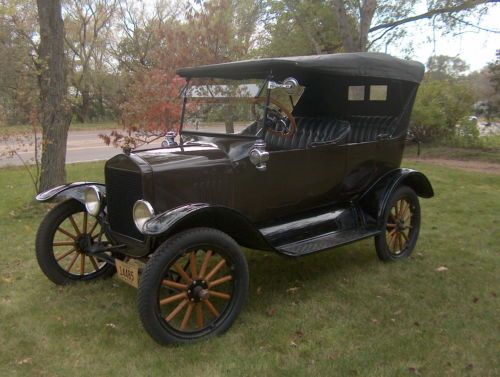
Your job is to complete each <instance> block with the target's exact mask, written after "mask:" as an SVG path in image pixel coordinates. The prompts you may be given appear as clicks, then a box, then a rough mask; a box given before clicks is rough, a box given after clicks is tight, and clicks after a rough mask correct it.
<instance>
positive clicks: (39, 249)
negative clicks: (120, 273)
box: [35, 199, 115, 285]
mask: <svg viewBox="0 0 500 377" xmlns="http://www.w3.org/2000/svg"><path fill="white" fill-rule="evenodd" d="M96 242H107V239H106V235H105V234H104V230H103V229H102V228H101V225H100V224H99V221H98V220H97V219H96V218H93V217H91V216H89V215H88V213H87V212H86V211H85V207H84V206H83V204H81V203H80V202H78V201H76V200H73V199H71V200H68V201H65V202H62V203H60V204H58V205H57V206H55V207H54V208H53V209H52V210H51V211H50V212H49V213H48V214H47V215H46V216H45V218H44V219H43V220H42V222H41V223H40V227H39V228H38V232H37V235H36V245H35V249H36V257H37V261H38V264H39V266H40V268H41V270H42V271H43V273H44V274H45V275H46V276H47V277H48V278H49V279H50V280H52V281H53V282H54V283H56V284H61V285H63V284H68V283H71V282H73V281H82V280H93V279H96V278H98V277H105V276H111V275H112V274H113V273H114V272H115V268H114V266H112V265H110V264H108V263H106V262H102V261H99V260H98V259H96V258H95V257H94V256H91V255H87V254H86V249H87V248H88V247H89V246H90V245H92V244H94V243H96Z"/></svg>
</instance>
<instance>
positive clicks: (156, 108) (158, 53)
mask: <svg viewBox="0 0 500 377" xmlns="http://www.w3.org/2000/svg"><path fill="white" fill-rule="evenodd" d="M232 6H233V5H232V2H231V1H228V0H216V1H212V2H208V3H205V4H204V5H203V6H202V8H201V9H194V8H189V9H188V10H187V11H186V14H185V20H184V21H179V20H178V18H177V19H172V20H171V21H170V22H166V23H161V24H159V25H158V26H157V27H156V29H155V30H154V40H155V41H156V44H155V46H154V47H153V49H152V51H151V52H150V54H149V56H150V59H151V62H152V66H153V67H154V68H146V67H138V68H137V69H135V70H134V71H133V72H130V74H129V78H130V81H129V83H128V85H127V94H126V100H125V101H124V102H123V104H122V106H121V111H122V114H121V123H122V125H123V128H124V131H123V132H118V131H114V132H113V133H112V134H110V135H102V138H103V139H104V141H105V142H106V143H108V144H110V143H112V144H114V145H119V146H122V147H123V146H129V147H132V148H134V147H137V146H138V145H140V144H142V143H145V142H149V141H152V140H155V139H157V138H158V137H161V136H162V135H163V134H164V133H165V132H166V131H169V130H177V129H178V127H179V120H180V115H181V108H182V104H181V98H180V96H179V94H180V91H181V89H182V87H183V86H184V85H185V83H186V81H185V80H184V79H183V78H181V77H179V76H177V75H176V73H175V71H176V70H177V69H178V68H180V67H185V66H193V65H200V64H212V63H220V62H224V61H228V60H232V59H237V58H239V57H241V56H243V54H244V45H243V43H242V41H244V39H243V38H238V34H237V33H236V32H235V30H233V28H234V24H233V23H232V22H231V14H232V12H231V7H232Z"/></svg>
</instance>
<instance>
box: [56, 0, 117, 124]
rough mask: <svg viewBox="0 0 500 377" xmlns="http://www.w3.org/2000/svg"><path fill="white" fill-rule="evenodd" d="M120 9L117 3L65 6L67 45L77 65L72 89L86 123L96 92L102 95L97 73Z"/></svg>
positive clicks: (85, 0)
mask: <svg viewBox="0 0 500 377" xmlns="http://www.w3.org/2000/svg"><path fill="white" fill-rule="evenodd" d="M116 8H117V1H116V0H69V1H67V3H66V5H65V11H66V20H65V24H66V36H65V41H66V45H67V46H68V48H69V51H68V57H69V58H70V61H71V64H72V65H73V74H72V75H71V85H72V86H73V87H74V88H75V89H76V90H75V95H76V96H77V98H78V101H77V102H78V105H77V106H76V107H75V112H76V114H77V116H78V119H79V120H80V121H82V122H87V121H88V120H89V118H90V108H91V101H92V96H93V95H94V94H95V93H93V92H97V94H98V93H99V91H100V86H99V82H95V76H96V75H94V73H95V72H97V71H99V70H102V69H103V63H104V59H105V56H104V55H106V54H107V52H108V51H109V48H108V47H109V46H108V41H109V40H111V39H112V35H111V32H112V30H111V27H112V23H111V21H112V18H113V16H114V14H115V11H116Z"/></svg>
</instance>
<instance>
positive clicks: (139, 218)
mask: <svg viewBox="0 0 500 377" xmlns="http://www.w3.org/2000/svg"><path fill="white" fill-rule="evenodd" d="M154 214H155V212H154V210H153V207H152V206H151V204H149V203H148V202H147V201H145V200H138V201H136V202H135V204H134V208H133V210H132V217H133V218H134V223H135V226H136V227H137V229H139V232H141V233H142V227H143V226H144V223H145V222H146V221H148V220H149V219H150V218H151V217H153V216H154Z"/></svg>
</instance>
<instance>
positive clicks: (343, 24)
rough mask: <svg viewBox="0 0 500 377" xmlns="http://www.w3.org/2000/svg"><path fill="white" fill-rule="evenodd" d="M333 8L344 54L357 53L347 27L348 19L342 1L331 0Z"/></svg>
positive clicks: (348, 26)
mask: <svg viewBox="0 0 500 377" xmlns="http://www.w3.org/2000/svg"><path fill="white" fill-rule="evenodd" d="M333 7H334V9H335V13H336V16H337V24H338V27H339V32H340V36H341V38H342V46H343V47H344V52H355V51H357V50H358V49H357V48H356V45H355V44H354V37H353V35H352V29H351V27H350V25H349V17H348V16H347V11H346V9H345V5H344V1H343V0H333Z"/></svg>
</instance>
